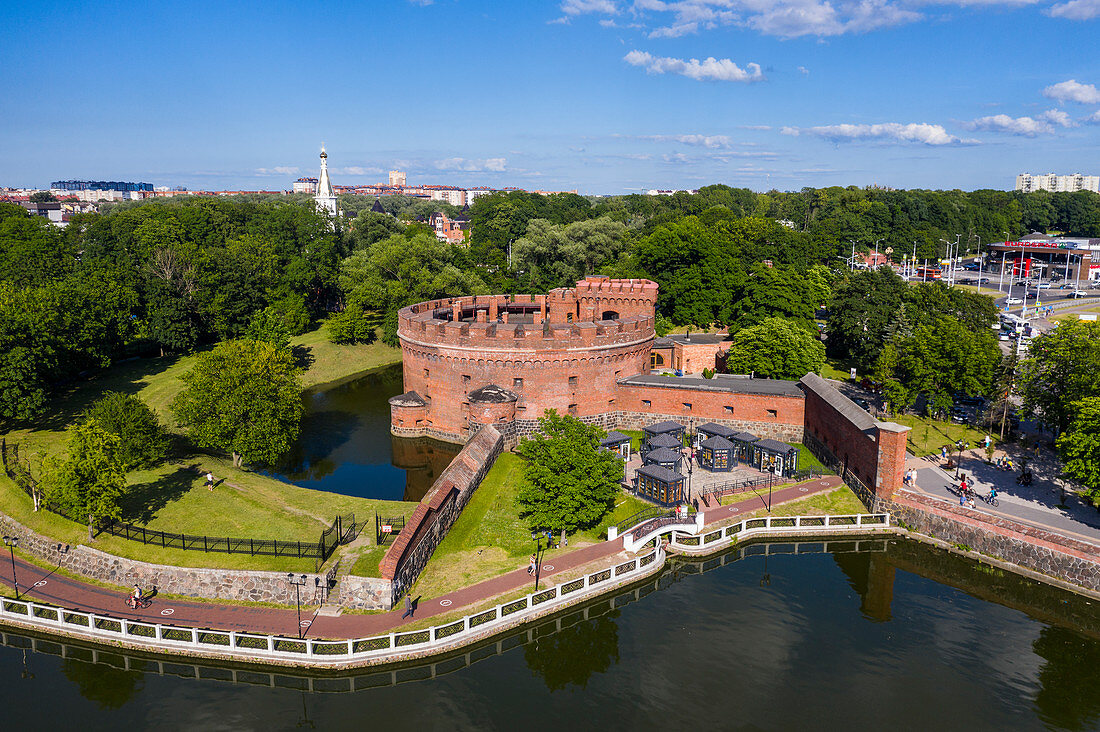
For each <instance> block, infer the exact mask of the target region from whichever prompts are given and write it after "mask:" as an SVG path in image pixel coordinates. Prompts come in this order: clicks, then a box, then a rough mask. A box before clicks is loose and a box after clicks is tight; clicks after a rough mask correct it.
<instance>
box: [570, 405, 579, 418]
mask: <svg viewBox="0 0 1100 732" xmlns="http://www.w3.org/2000/svg"><path fill="white" fill-rule="evenodd" d="M569 414H570V415H571V416H573V417H576V416H577V405H576V404H570V405H569Z"/></svg>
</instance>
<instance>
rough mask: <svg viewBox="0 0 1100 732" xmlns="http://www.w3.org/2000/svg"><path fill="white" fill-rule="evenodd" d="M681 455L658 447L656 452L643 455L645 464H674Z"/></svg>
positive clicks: (652, 451)
mask: <svg viewBox="0 0 1100 732" xmlns="http://www.w3.org/2000/svg"><path fill="white" fill-rule="evenodd" d="M681 458H683V455H681V454H680V453H678V452H676V451H675V450H669V449H668V448H667V447H658V448H657V449H656V450H650V451H649V452H647V453H646V454H645V462H646V464H649V463H675V462H678V461H679V460H680V459H681Z"/></svg>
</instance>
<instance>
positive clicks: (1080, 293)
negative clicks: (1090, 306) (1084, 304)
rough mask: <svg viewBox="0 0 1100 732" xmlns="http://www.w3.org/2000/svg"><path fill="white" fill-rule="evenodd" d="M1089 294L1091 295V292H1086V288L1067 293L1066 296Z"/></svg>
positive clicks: (1074, 296)
mask: <svg viewBox="0 0 1100 732" xmlns="http://www.w3.org/2000/svg"><path fill="white" fill-rule="evenodd" d="M1088 296H1089V293H1087V292H1085V291H1084V290H1074V291H1073V292H1071V293H1069V294H1068V295H1066V297H1073V298H1077V297H1088Z"/></svg>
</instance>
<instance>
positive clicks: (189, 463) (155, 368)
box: [0, 328, 415, 569]
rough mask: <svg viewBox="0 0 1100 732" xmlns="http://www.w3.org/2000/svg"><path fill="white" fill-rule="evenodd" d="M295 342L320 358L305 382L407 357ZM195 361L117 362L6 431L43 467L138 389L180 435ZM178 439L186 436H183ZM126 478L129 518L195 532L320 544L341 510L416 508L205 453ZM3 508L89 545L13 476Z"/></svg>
mask: <svg viewBox="0 0 1100 732" xmlns="http://www.w3.org/2000/svg"><path fill="white" fill-rule="evenodd" d="M292 340H293V344H294V345H296V346H300V347H302V348H304V349H305V353H306V355H307V360H310V359H312V360H310V362H309V367H308V369H307V370H306V371H305V373H304V375H303V378H302V381H303V384H304V385H306V386H307V387H308V386H317V385H320V384H324V383H329V382H332V381H337V380H340V379H343V378H347V377H349V376H353V375H355V374H358V373H361V372H363V371H368V370H370V369H373V368H378V367H381V366H386V365H390V364H393V363H398V362H400V358H401V352H400V350H399V349H396V348H391V347H389V346H385V345H382V344H380V343H375V344H372V345H370V346H337V345H335V344H332V343H329V342H328V341H327V340H326V338H325V334H324V331H323V329H321V328H319V329H317V330H314V331H311V332H309V333H305V334H303V335H301V336H298V337H296V338H294V339H292ZM194 361H195V356H193V355H191V356H182V357H165V358H154V359H141V360H135V361H129V362H126V363H121V364H117V365H116V366H114V367H112V368H111V369H110V370H108V371H106V372H104V373H103V374H102V375H100V376H99V377H97V378H95V379H94V380H92V381H89V382H85V383H82V384H80V385H78V386H76V387H74V388H73V389H72V390H70V391H69V392H68V393H66V394H64V395H62V396H61V397H59V398H58V399H56V400H55V401H54V402H53V404H51V408H50V411H49V412H48V413H47V415H46V416H45V417H44V418H43V420H41V421H40V423H39V425H38V426H36V427H35V428H29V429H22V430H15V431H12V432H10V433H8V435H7V438H8V439H9V440H10V441H13V442H16V443H18V444H19V445H20V451H21V456H24V457H26V456H28V455H29V456H30V458H31V464H32V469H33V470H34V472H35V473H36V474H38V473H40V466H41V457H42V455H44V454H55V455H57V454H60V453H62V452H63V450H64V447H65V439H66V438H65V428H66V426H67V425H69V424H71V423H72V422H73V421H75V420H76V419H78V418H79V415H80V413H81V412H82V411H83V410H84V409H86V408H87V407H88V405H90V404H91V403H92V402H93V401H95V400H96V399H97V398H98V397H99V396H100V395H102V394H103V393H105V392H107V391H122V392H125V393H131V394H136V395H138V396H139V397H140V398H141V399H142V400H143V401H145V402H146V403H147V404H149V406H150V407H152V408H153V409H154V410H156V411H157V413H158V414H159V415H160V417H161V419H162V421H163V422H164V423H165V424H167V425H169V428H170V429H171V430H172V431H173V432H176V433H178V430H177V429H176V428H175V424H174V421H173V420H172V419H171V411H170V409H169V404H170V403H171V401H172V399H173V398H174V397H175V395H176V394H178V393H179V391H180V390H181V389H182V388H183V382H182V380H181V378H180V377H181V375H182V374H184V373H186V371H187V370H188V369H189V368H191V366H192V364H193V363H194ZM175 444H176V445H177V446H181V445H184V444H185V443H184V441H182V440H176V441H175ZM208 470H209V471H211V472H213V473H214V475H215V476H216V477H217V478H218V479H219V480H222V481H224V482H222V483H220V484H219V486H218V487H217V489H216V490H214V491H213V492H210V491H207V490H203V488H202V483H203V481H202V479H201V478H200V477H199V476H200V475H201V474H203V473H205V472H206V471H208ZM128 479H129V482H130V484H131V485H133V486H135V490H136V491H137V497H136V500H135V501H134V503H133V504H132V505H131V511H130V516H128V518H129V519H130V520H133V521H135V522H136V523H146V524H147V525H148V526H149V527H151V528H156V529H161V530H165V531H174V532H182V533H189V534H196V535H209V536H214V535H219V536H227V535H228V536H234V537H251V538H257V539H270V538H278V539H288V540H289V539H294V540H302V541H316V540H317V537H319V536H320V532H321V531H322V530H323V529H324V528H325V527H327V526H328V525H330V524H331V523H332V520H333V518H335V516H336V515H337V514H338V513H339V514H347V513H349V512H354V513H355V514H356V517H357V519H358V520H359V521H368V522H373V514H374V512H375V511H378V512H380V513H383V514H385V515H391V516H392V515H398V514H404V515H408V514H409V513H411V512H412V509H413V508H414V507H415V504H412V503H405V502H400V501H373V500H367V499H362V498H353V497H349V496H341V495H338V494H335V493H328V492H325V491H315V490H310V489H306V488H300V487H298V486H295V485H291V484H289V483H285V482H283V481H280V480H277V479H274V478H269V477H266V476H263V475H259V474H257V473H252V472H248V471H242V470H238V469H236V468H234V467H233V466H232V463H231V462H230V461H229V460H225V459H221V458H219V457H216V456H211V455H204V454H198V453H194V454H185V455H177V456H176V457H175V458H173V459H171V460H170V461H169V462H168V463H166V464H164V465H161V466H159V467H157V468H155V469H153V470H147V471H134V472H132V473H131V474H130V475H129V476H128ZM0 511H3V512H4V513H7V514H8V515H9V516H12V517H13V518H16V519H17V520H20V521H21V522H23V523H24V524H26V525H27V526H29V527H30V528H32V529H34V530H36V531H39V532H41V533H44V534H48V535H50V536H54V537H56V538H57V539H59V540H61V541H66V542H68V543H82V542H84V541H86V538H87V531H86V529H85V528H84V527H82V526H81V525H79V524H75V523H73V522H70V521H68V520H66V519H63V518H61V517H59V516H55V515H53V514H50V513H48V512H45V511H42V512H38V513H35V512H33V510H32V506H31V502H30V499H29V498H27V497H26V496H25V495H24V494H23V493H22V492H21V491H20V490H19V489H18V488H16V487H15V486H14V484H13V483H12V482H11V481H9V480H7V479H6V478H4V479H3V480H0ZM371 530H373V529H371ZM95 546H96V547H97V548H99V549H102V550H104V551H110V552H111V553H114V554H119V555H121V556H126V557H132V558H138V559H144V560H146V561H151V562H162V563H171V564H179V565H185V566H219V567H227V568H229V567H232V568H236V567H253V568H264V569H283V568H284V567H291V568H295V569H299V568H300V569H304V568H305V567H306V564H309V566H310V568H311V569H312V564H313V561H312V560H285V559H278V560H276V559H274V558H270V557H268V558H262V557H256V558H255V559H253V558H251V557H247V556H239V555H224V554H223V555H218V554H211V555H206V554H204V553H202V552H192V551H187V552H184V551H181V550H175V551H174V550H165V549H161V548H157V547H151V546H147V545H142V544H140V543H136V542H130V541H125V540H123V539H118V538H114V537H106V536H101V537H99V538H98V539H97V540H96V542H95Z"/></svg>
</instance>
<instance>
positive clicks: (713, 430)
mask: <svg viewBox="0 0 1100 732" xmlns="http://www.w3.org/2000/svg"><path fill="white" fill-rule="evenodd" d="M696 429H697V430H698V431H699V432H706V433H707V434H708V435H721V436H722V437H732V436H733V435H735V434H737V430H735V429H733V428H732V427H727V426H725V425H724V424H717V423H715V422H707V423H706V424H701V425H699V426H698V427H697V428H696Z"/></svg>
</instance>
